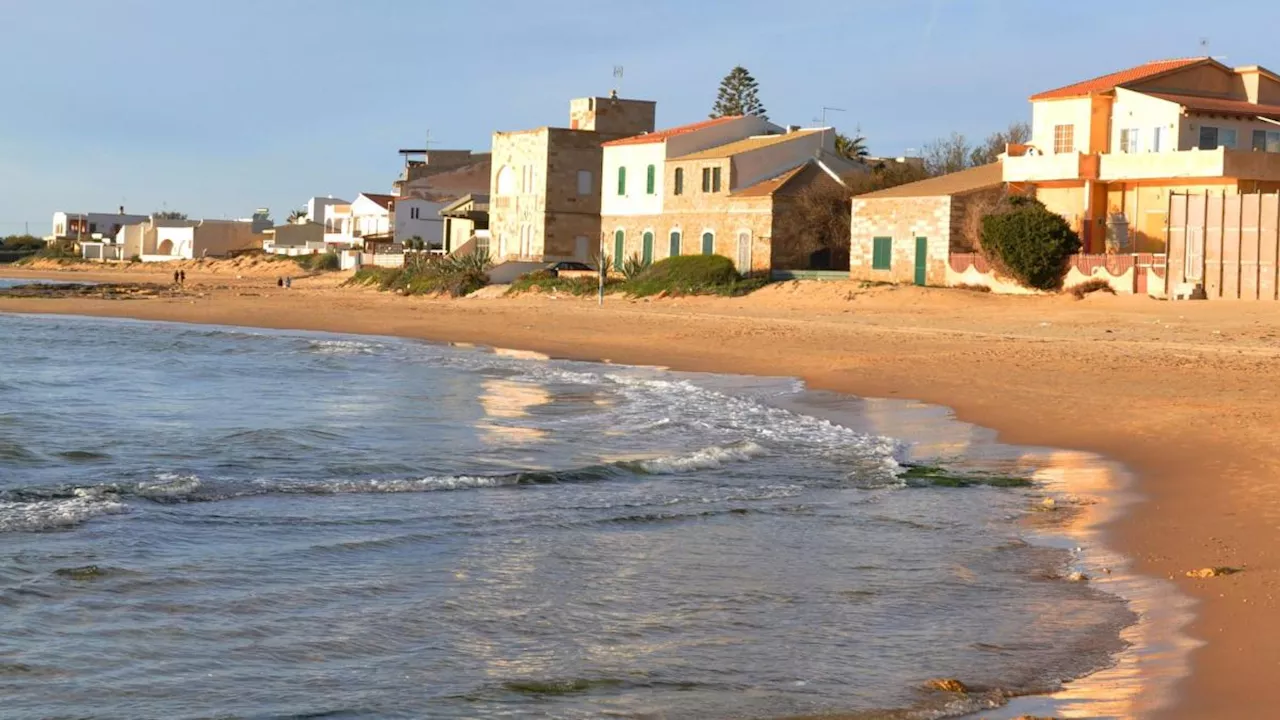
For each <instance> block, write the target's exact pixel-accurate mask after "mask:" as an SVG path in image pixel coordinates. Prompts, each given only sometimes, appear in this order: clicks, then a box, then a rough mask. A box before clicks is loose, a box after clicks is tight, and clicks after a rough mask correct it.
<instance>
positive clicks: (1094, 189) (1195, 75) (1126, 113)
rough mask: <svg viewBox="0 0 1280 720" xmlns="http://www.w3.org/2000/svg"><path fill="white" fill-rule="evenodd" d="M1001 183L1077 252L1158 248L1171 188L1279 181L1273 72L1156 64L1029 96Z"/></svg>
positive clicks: (1199, 63) (1277, 91)
mask: <svg viewBox="0 0 1280 720" xmlns="http://www.w3.org/2000/svg"><path fill="white" fill-rule="evenodd" d="M1031 112H1032V132H1031V141H1030V142H1029V143H1027V144H1026V145H1020V146H1011V147H1010V148H1009V151H1008V157H1007V158H1006V159H1005V161H1004V165H1003V167H1004V174H1003V179H1004V180H1005V182H1008V183H1011V184H1013V185H1015V186H1017V187H1019V188H1020V189H1024V190H1028V191H1033V192H1034V193H1035V195H1036V197H1037V198H1038V199H1039V200H1040V201H1041V202H1043V203H1044V204H1045V205H1046V206H1048V207H1049V208H1051V209H1053V210H1055V211H1057V212H1059V213H1061V214H1062V215H1063V216H1065V217H1066V218H1067V219H1068V221H1070V222H1071V223H1072V225H1073V226H1074V227H1075V228H1076V230H1077V231H1078V232H1079V233H1080V235H1081V239H1082V240H1083V241H1084V243H1085V252H1095V253H1097V252H1104V251H1107V252H1161V251H1163V249H1164V247H1165V228H1166V224H1167V221H1168V215H1167V214H1168V204H1169V193H1171V192H1206V191H1207V192H1212V193H1226V194H1239V193H1252V192H1257V191H1262V192H1272V191H1275V190H1277V189H1280V77H1278V76H1277V75H1276V74H1275V73H1273V72H1271V71H1270V70H1267V69H1265V68H1262V67H1259V66H1257V65H1252V66H1247V67H1237V68H1231V67H1228V66H1226V65H1223V64H1222V63H1220V62H1218V61H1217V60H1214V59H1213V58H1208V57H1200V58H1186V59H1180V60H1161V61H1156V62H1150V63H1147V64H1145V65H1140V66H1138V67H1134V68H1129V69H1127V70H1121V71H1119V72H1114V73H1111V74H1108V75H1103V76H1101V77H1097V78H1093V79H1091V80H1085V81H1083V82H1077V83H1074V84H1071V85H1067V86H1064V87H1060V88H1056V89H1054V90H1049V91H1046V92H1042V93H1039V94H1036V95H1033V96H1031Z"/></svg>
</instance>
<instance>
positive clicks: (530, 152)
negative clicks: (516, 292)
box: [489, 128, 549, 262]
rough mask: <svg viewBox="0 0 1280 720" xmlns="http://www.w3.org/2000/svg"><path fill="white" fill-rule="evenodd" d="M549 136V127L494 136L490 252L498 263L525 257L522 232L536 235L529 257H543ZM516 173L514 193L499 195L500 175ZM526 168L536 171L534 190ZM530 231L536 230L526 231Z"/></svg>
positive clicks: (531, 243)
mask: <svg viewBox="0 0 1280 720" xmlns="http://www.w3.org/2000/svg"><path fill="white" fill-rule="evenodd" d="M548 145H549V133H548V130H547V129H546V128H542V129H540V130H528V131H523V132H512V133H494V135H493V163H492V167H491V169H490V173H491V180H490V188H491V194H490V203H489V229H490V231H491V233H492V241H491V243H490V246H489V247H490V252H491V253H492V255H493V258H494V260H496V261H499V262H501V261H502V260H506V259H516V258H519V257H523V256H524V255H525V254H526V253H525V252H524V251H523V249H522V248H521V241H522V237H523V236H522V232H523V233H524V235H528V233H530V232H531V233H532V238H531V239H530V240H529V242H528V245H529V248H528V249H529V254H535V253H536V254H537V255H541V254H542V247H543V242H544V240H543V232H544V226H545V209H546V196H545V193H543V192H542V191H541V190H539V187H540V186H541V184H542V183H541V180H540V177H546V166H547V155H548V149H549V148H548ZM504 168H505V169H509V170H508V171H509V172H510V173H512V175H511V176H510V177H511V182H510V188H509V189H510V192H507V193H502V194H499V193H498V188H499V176H500V175H501V174H502V173H503V171H504ZM525 168H533V180H534V182H533V183H532V187H526V184H525V172H526V170H525ZM526 228H532V229H531V230H526Z"/></svg>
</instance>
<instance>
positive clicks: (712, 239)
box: [702, 230, 716, 255]
mask: <svg viewBox="0 0 1280 720" xmlns="http://www.w3.org/2000/svg"><path fill="white" fill-rule="evenodd" d="M702 254H703V255H715V254H716V235H715V233H713V232H711V231H710V230H707V231H706V232H704V233H702Z"/></svg>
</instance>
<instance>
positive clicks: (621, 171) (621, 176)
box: [618, 167, 627, 195]
mask: <svg viewBox="0 0 1280 720" xmlns="http://www.w3.org/2000/svg"><path fill="white" fill-rule="evenodd" d="M618 194H619V195H626V194H627V169H626V168H624V167H620V168H618Z"/></svg>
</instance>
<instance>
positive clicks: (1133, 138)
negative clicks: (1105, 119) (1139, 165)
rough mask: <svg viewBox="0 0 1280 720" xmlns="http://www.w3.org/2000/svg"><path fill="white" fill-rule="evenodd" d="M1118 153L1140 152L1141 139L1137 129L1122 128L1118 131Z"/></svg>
mask: <svg viewBox="0 0 1280 720" xmlns="http://www.w3.org/2000/svg"><path fill="white" fill-rule="evenodd" d="M1120 152H1122V153H1138V152H1142V139H1141V134H1140V131H1139V130H1138V128H1122V129H1121V130H1120Z"/></svg>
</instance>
